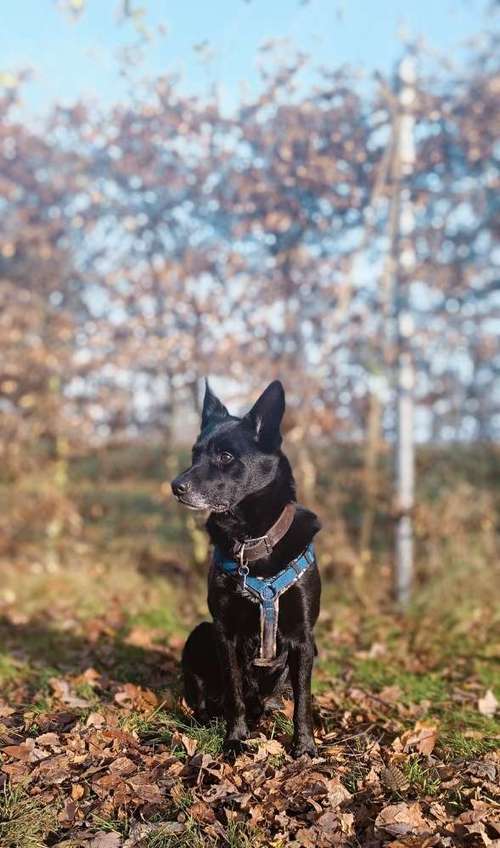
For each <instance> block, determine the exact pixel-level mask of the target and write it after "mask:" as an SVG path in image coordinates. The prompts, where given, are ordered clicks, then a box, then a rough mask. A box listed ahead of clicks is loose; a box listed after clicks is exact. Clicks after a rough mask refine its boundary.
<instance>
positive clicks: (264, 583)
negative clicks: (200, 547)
mask: <svg viewBox="0 0 500 848" xmlns="http://www.w3.org/2000/svg"><path fill="white" fill-rule="evenodd" d="M314 561H315V556H314V546H313V544H312V543H311V544H310V545H308V546H307V548H306V549H305V551H303V553H301V554H299V556H298V557H296V558H295V559H294V560H292V562H290V563H289V564H288V565H287V567H286V568H284V569H283V570H282V571H280V572H278V574H276V575H275V576H274V577H254V576H253V575H251V574H249V571H248V566H246V565H243V566H242V565H240V564H239V563H237V562H235V560H234V559H226V558H225V556H224V554H223V553H222V551H221V550H220V548H217V547H216V548H215V550H214V562H215V565H216V567H217V568H218V569H219V570H220V571H222V572H223V573H224V574H229V575H230V576H231V577H235V578H236V579H240V580H241V584H240V585H241V588H242V590H243V592H247V593H248V594H250V595H251V597H252V598H254V599H255V600H257V601H258V603H259V604H260V652H259V657H258V658H257V659H255V660H254V663H255V665H260V666H270V665H273V663H274V661H275V659H276V634H277V631H278V615H279V599H280V596H281V595H282V594H283V593H284V592H286V590H287V589H289V588H290V586H293V584H294V583H296V582H297V580H299V579H300V578H301V577H302V575H303V574H304V572H305V571H307V569H308V568H309V566H310V565H312V564H313V563H314Z"/></svg>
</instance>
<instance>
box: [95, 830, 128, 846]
mask: <svg viewBox="0 0 500 848" xmlns="http://www.w3.org/2000/svg"><path fill="white" fill-rule="evenodd" d="M121 844H122V838H121V835H120V834H119V833H117V832H116V830H111V831H105V830H99V831H98V832H97V833H96V835H95V836H94V838H93V839H92V840H91V842H90V846H89V848H121Z"/></svg>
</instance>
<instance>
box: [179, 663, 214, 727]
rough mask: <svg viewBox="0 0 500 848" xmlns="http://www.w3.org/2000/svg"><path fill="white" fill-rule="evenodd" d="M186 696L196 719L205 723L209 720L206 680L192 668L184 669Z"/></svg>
mask: <svg viewBox="0 0 500 848" xmlns="http://www.w3.org/2000/svg"><path fill="white" fill-rule="evenodd" d="M184 697H185V699H186V702H187V704H188V706H189V707H191V709H192V710H193V712H194V715H195V718H196V720H197V721H200V722H202V723H203V724H205V723H206V722H208V721H209V719H210V716H209V714H208V711H207V699H206V690H205V681H204V680H203V678H202V677H200V676H199V675H198V674H194V673H193V672H192V671H191V670H190V669H184Z"/></svg>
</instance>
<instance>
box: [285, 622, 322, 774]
mask: <svg viewBox="0 0 500 848" xmlns="http://www.w3.org/2000/svg"><path fill="white" fill-rule="evenodd" d="M288 657H289V666H290V678H291V681H292V688H293V698H294V710H293V741H292V751H291V753H292V757H301V756H302V755H303V754H309V756H311V757H315V756H316V745H315V744H314V738H313V724H312V704H311V676H312V667H313V661H314V642H313V640H312V639H306V640H305V641H304V642H299V643H298V644H296V645H294V646H293V647H292V648H290V650H289V654H288Z"/></svg>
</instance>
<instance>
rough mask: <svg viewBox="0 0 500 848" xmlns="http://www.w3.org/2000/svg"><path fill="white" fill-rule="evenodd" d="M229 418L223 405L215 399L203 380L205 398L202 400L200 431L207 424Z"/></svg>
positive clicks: (206, 381) (206, 382)
mask: <svg viewBox="0 0 500 848" xmlns="http://www.w3.org/2000/svg"><path fill="white" fill-rule="evenodd" d="M228 416H229V412H228V411H227V409H226V407H225V406H224V404H223V403H221V401H220V400H219V398H218V397H216V396H215V395H214V393H213V391H212V389H211V388H210V386H209V385H208V380H207V379H205V397H204V399H203V411H202V413H201V429H202V430H204V429H205V427H206V426H207V425H208V424H213V423H214V421H217V420H220V421H222V420H223V419H224V418H227V417H228Z"/></svg>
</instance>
